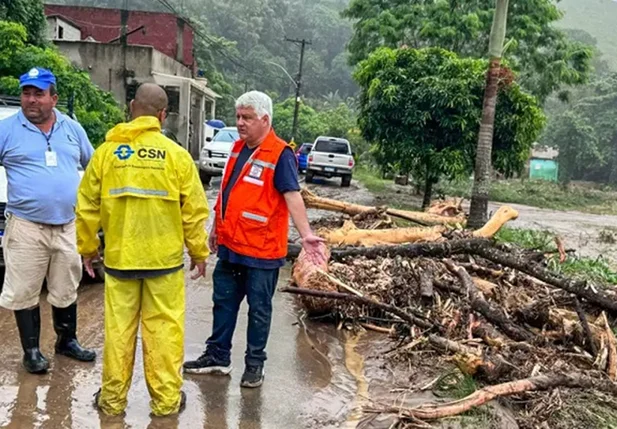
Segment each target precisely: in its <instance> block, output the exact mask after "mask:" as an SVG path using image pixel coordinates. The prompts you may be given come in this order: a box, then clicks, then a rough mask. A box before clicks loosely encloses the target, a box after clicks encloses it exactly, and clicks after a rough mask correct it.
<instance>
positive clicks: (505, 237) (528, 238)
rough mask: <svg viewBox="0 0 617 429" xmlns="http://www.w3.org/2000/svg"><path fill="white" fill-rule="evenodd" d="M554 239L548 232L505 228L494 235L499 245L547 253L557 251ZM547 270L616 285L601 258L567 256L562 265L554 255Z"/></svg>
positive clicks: (614, 274) (616, 277)
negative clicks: (515, 246)
mask: <svg viewBox="0 0 617 429" xmlns="http://www.w3.org/2000/svg"><path fill="white" fill-rule="evenodd" d="M554 238H555V235H554V234H552V233H551V232H549V231H537V230H532V229H521V228H510V227H507V226H504V227H503V228H501V230H500V231H499V232H498V233H497V234H496V235H495V239H496V240H497V242H499V243H502V244H506V243H507V244H514V245H517V246H519V247H522V248H524V249H528V250H535V251H538V252H547V253H548V252H551V253H552V252H555V251H556V249H557V246H556V244H555V242H554ZM548 268H549V269H550V270H551V271H553V272H555V273H557V274H562V275H564V276H571V277H578V278H581V279H585V280H590V281H593V282H596V283H605V284H611V285H613V284H617V272H616V271H615V269H614V267H613V266H611V264H610V262H609V261H608V260H607V259H606V258H603V257H598V258H595V259H593V258H577V257H574V256H569V257H568V259H567V260H566V261H565V262H564V263H563V264H562V263H560V262H559V255H555V256H553V257H551V258H550V259H549V261H548Z"/></svg>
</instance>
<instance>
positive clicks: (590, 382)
mask: <svg viewBox="0 0 617 429" xmlns="http://www.w3.org/2000/svg"><path fill="white" fill-rule="evenodd" d="M557 387H569V388H581V389H589V390H598V391H601V392H605V393H609V394H611V395H614V396H617V384H615V383H613V382H612V381H609V380H602V379H597V378H592V377H588V376H586V375H583V374H581V373H574V374H568V375H566V374H556V375H541V376H538V377H531V378H525V379H523V380H516V381H510V382H507V383H503V384H498V385H495V386H487V387H484V388H482V389H480V390H478V391H476V392H474V393H472V394H471V395H469V396H467V397H465V398H463V399H460V400H458V401H452V402H448V403H445V404H444V403H433V404H424V405H420V406H419V407H416V408H409V409H404V408H403V409H401V408H398V407H392V408H388V409H385V410H384V409H382V410H371V411H376V412H391V413H395V414H398V415H399V416H402V417H403V418H405V417H406V418H410V419H420V420H436V419H441V418H444V417H452V416H456V415H459V414H462V413H464V412H467V411H469V410H471V409H473V408H476V407H479V406H482V405H484V404H486V403H488V402H490V401H492V400H493V399H495V398H498V397H502V396H510V395H516V394H519V393H524V392H532V391H542V390H550V389H555V388H557Z"/></svg>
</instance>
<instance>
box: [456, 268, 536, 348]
mask: <svg viewBox="0 0 617 429" xmlns="http://www.w3.org/2000/svg"><path fill="white" fill-rule="evenodd" d="M445 264H446V266H447V267H448V269H449V270H450V271H452V272H453V273H454V274H456V276H457V277H458V278H459V280H460V282H461V283H462V284H463V287H464V288H465V289H466V290H467V293H468V294H469V300H470V304H471V307H472V308H473V309H474V310H475V311H477V312H478V313H480V314H482V315H483V316H484V317H486V318H487V319H488V320H490V321H491V322H493V323H494V324H495V325H497V326H498V327H499V329H501V331H503V332H504V333H505V334H506V335H507V336H508V337H510V338H512V339H514V340H516V341H528V342H537V341H538V338H536V336H535V335H533V334H532V333H531V332H529V331H527V330H526V329H523V328H521V327H520V326H517V325H516V324H515V323H514V322H512V321H511V320H510V319H508V317H507V316H506V315H505V313H504V312H503V310H501V309H500V308H498V307H496V306H494V305H491V304H490V303H489V302H488V301H486V300H485V299H484V297H482V295H481V294H480V293H479V291H478V289H477V288H476V285H475V284H474V282H473V280H472V278H471V276H470V275H469V274H468V273H467V271H465V268H462V267H458V266H456V265H455V264H454V262H452V261H450V260H446V261H445Z"/></svg>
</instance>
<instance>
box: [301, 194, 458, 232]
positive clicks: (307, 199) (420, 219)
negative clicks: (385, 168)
mask: <svg viewBox="0 0 617 429" xmlns="http://www.w3.org/2000/svg"><path fill="white" fill-rule="evenodd" d="M301 193H302V198H303V199H304V204H305V205H306V207H307V208H311V209H319V210H328V211H334V212H341V213H345V214H348V215H350V216H356V215H359V214H362V213H365V212H376V211H378V208H377V207H370V206H362V205H359V204H351V203H346V202H343V201H338V200H333V199H331V198H323V197H318V196H317V195H315V194H314V193H312V192H311V191H309V190H308V189H306V188H304V189H302V191H301ZM386 213H387V214H389V215H390V216H394V217H398V218H401V219H405V220H409V221H411V222H415V223H418V224H420V225H425V226H433V225H457V224H463V223H464V222H465V218H464V217H463V216H458V217H448V216H438V215H433V214H429V213H424V212H413V211H408V210H397V209H390V208H386Z"/></svg>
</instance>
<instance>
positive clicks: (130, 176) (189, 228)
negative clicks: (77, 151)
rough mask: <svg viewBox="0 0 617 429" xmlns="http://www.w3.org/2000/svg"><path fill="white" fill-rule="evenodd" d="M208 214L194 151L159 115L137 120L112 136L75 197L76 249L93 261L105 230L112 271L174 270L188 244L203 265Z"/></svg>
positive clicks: (116, 130)
mask: <svg viewBox="0 0 617 429" xmlns="http://www.w3.org/2000/svg"><path fill="white" fill-rule="evenodd" d="M126 197H130V198H126ZM207 217H208V204H207V201H206V197H205V193H204V190H203V186H202V184H201V181H200V179H199V174H198V172H197V168H196V166H195V164H194V162H193V159H192V158H191V156H190V155H189V153H188V152H187V151H186V150H185V149H184V148H182V147H180V146H179V145H178V144H176V143H174V142H173V141H171V140H170V139H168V138H167V137H165V136H164V135H163V134H162V133H161V125H160V122H159V120H158V119H157V118H155V117H152V116H143V117H139V118H137V119H135V120H133V121H132V122H130V123H123V124H120V125H117V126H116V127H115V128H113V129H112V130H111V131H109V132H108V133H107V137H106V142H105V143H104V144H103V145H101V146H100V147H99V148H98V149H97V150H96V152H95V153H94V156H93V158H92V160H91V162H90V164H89V165H88V168H87V169H86V172H85V175H84V177H83V179H82V182H81V185H80V187H79V192H78V197H77V237H78V239H77V245H78V250H79V253H80V254H81V255H83V256H85V257H92V256H95V255H96V254H97V251H98V248H99V238H98V235H97V233H98V231H99V229H100V227H101V226H102V227H103V231H104V233H105V244H106V248H105V266H107V267H109V268H112V269H117V270H151V269H154V270H156V269H165V268H175V267H178V266H180V265H182V263H183V251H184V247H183V245H186V247H187V248H188V251H189V255H190V257H191V259H192V260H194V261H197V262H201V261H204V260H205V259H206V258H207V257H208V254H209V251H208V246H207V244H206V243H207V235H206V230H205V222H206V219H207Z"/></svg>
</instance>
